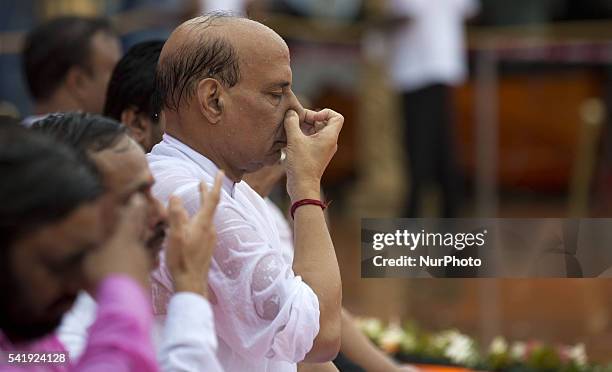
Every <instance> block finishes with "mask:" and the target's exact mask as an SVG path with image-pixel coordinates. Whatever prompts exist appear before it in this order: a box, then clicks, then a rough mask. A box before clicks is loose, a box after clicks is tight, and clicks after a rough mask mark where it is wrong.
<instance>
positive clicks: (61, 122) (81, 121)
mask: <svg viewBox="0 0 612 372" xmlns="http://www.w3.org/2000/svg"><path fill="white" fill-rule="evenodd" d="M32 130H33V131H36V132H40V133H44V134H46V135H49V136H51V137H53V138H55V140H57V141H59V142H62V143H64V144H66V145H68V146H70V147H71V148H73V149H74V150H76V151H77V152H78V153H79V154H81V155H82V156H85V157H86V156H87V153H88V152H98V151H102V150H105V149H108V148H110V147H112V146H114V145H115V144H116V143H117V142H118V141H119V140H120V139H121V138H122V137H123V136H124V135H127V129H126V127H125V126H124V125H122V124H121V123H119V122H118V121H116V120H113V119H110V118H107V117H104V116H101V115H94V114H85V113H79V112H69V113H61V114H51V115H48V116H47V117H45V118H44V119H42V120H39V121H37V122H35V123H34V125H32Z"/></svg>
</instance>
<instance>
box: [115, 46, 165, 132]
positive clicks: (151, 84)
mask: <svg viewBox="0 0 612 372" xmlns="http://www.w3.org/2000/svg"><path fill="white" fill-rule="evenodd" d="M163 46H164V42H163V41H146V42H142V43H138V44H136V45H134V46H133V47H131V48H130V49H129V50H128V51H127V53H126V54H125V55H124V56H123V58H121V60H120V61H119V63H117V66H115V69H114V70H113V74H112V76H111V79H110V82H109V83H108V89H107V91H106V102H105V104H104V115H105V116H108V117H110V118H113V119H115V120H118V121H121V113H122V112H123V111H124V110H126V109H127V108H129V107H135V108H136V110H137V111H138V112H139V113H142V114H145V115H146V116H147V117H149V118H150V119H151V121H153V122H154V123H156V122H158V121H159V113H160V109H161V108H160V107H159V105H156V104H155V101H154V100H155V97H154V96H155V69H156V68H157V61H158V60H159V55H160V53H161V50H162V48H163Z"/></svg>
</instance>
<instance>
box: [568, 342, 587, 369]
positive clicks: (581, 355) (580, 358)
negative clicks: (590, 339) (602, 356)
mask: <svg viewBox="0 0 612 372" xmlns="http://www.w3.org/2000/svg"><path fill="white" fill-rule="evenodd" d="M567 354H568V356H569V358H570V360H571V361H572V362H574V363H576V364H577V365H579V366H584V365H586V364H587V355H586V348H585V346H584V344H578V345H576V346H573V347H571V348H570V349H569V352H568V353H567Z"/></svg>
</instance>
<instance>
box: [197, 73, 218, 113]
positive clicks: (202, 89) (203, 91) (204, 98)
mask: <svg viewBox="0 0 612 372" xmlns="http://www.w3.org/2000/svg"><path fill="white" fill-rule="evenodd" d="M222 91H223V87H222V86H221V84H220V83H219V82H218V81H217V80H215V79H211V78H207V79H204V80H201V81H200V82H199V83H198V87H197V97H198V107H199V108H200V112H201V113H202V115H204V117H205V118H206V119H207V120H208V122H209V123H211V124H217V123H218V122H219V120H221V114H222V113H223V98H222Z"/></svg>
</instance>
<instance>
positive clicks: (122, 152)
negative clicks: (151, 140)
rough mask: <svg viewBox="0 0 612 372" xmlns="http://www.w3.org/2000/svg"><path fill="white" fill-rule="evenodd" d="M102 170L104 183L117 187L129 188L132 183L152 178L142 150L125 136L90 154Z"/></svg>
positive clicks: (147, 180) (115, 190)
mask: <svg viewBox="0 0 612 372" xmlns="http://www.w3.org/2000/svg"><path fill="white" fill-rule="evenodd" d="M92 157H93V159H94V161H95V162H96V166H98V168H99V169H100V171H101V172H102V177H103V178H104V184H105V185H107V187H111V188H112V189H113V190H111V191H113V192H118V191H120V190H117V188H122V189H123V188H129V187H130V186H131V185H132V184H136V183H141V182H149V181H150V179H151V178H152V176H151V172H150V170H149V166H148V164H147V160H146V157H145V154H144V151H143V150H142V148H141V147H140V145H138V144H137V143H136V142H134V140H133V139H131V138H129V137H127V136H126V139H122V140H120V141H119V142H118V143H117V144H115V145H114V146H112V147H110V148H108V149H105V150H103V151H100V152H97V153H95V154H93V155H92Z"/></svg>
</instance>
